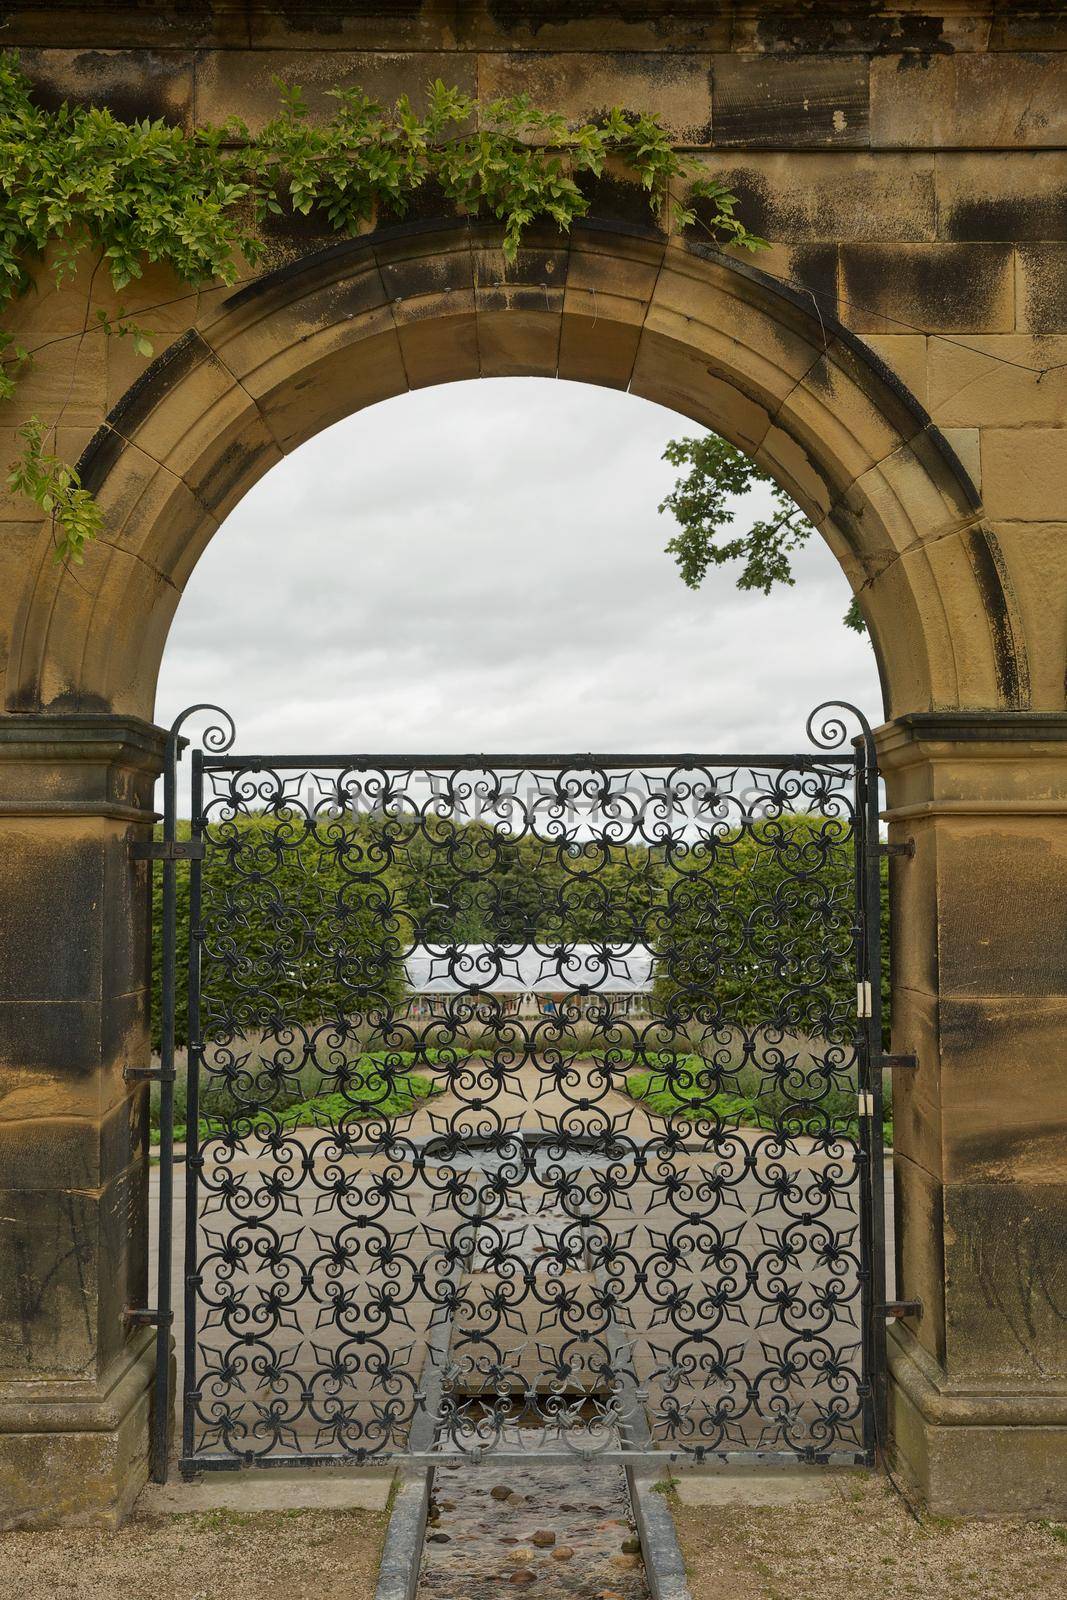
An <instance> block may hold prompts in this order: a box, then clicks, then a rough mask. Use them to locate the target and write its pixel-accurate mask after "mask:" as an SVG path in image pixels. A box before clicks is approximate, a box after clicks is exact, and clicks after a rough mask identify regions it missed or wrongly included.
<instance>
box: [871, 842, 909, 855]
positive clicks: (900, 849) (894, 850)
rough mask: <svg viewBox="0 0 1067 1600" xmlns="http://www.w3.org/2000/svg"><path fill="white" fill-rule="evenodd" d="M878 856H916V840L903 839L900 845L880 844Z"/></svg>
mask: <svg viewBox="0 0 1067 1600" xmlns="http://www.w3.org/2000/svg"><path fill="white" fill-rule="evenodd" d="M878 854H879V855H880V856H908V857H909V858H910V857H912V856H914V854H915V840H914V839H902V840H901V841H900V843H899V844H880V845H879V846H878Z"/></svg>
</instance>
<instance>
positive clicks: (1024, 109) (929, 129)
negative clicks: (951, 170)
mask: <svg viewBox="0 0 1067 1600" xmlns="http://www.w3.org/2000/svg"><path fill="white" fill-rule="evenodd" d="M1065 138H1067V62H1065V60H1064V58H1063V56H1062V55H1058V54H1057V55H1051V56H1049V55H1045V54H1040V55H1037V54H1029V53H1026V52H1023V51H1003V50H995V51H990V52H989V53H988V54H987V53H986V52H985V51H980V50H979V51H974V52H973V53H970V54H958V55H957V54H952V55H929V54H928V55H921V56H920V55H886V56H881V57H875V58H874V59H873V60H872V61H871V144H872V146H873V147H875V148H884V149H892V148H894V147H903V148H907V149H915V150H922V149H952V148H961V149H979V150H981V149H987V148H994V149H995V148H1001V149H1011V150H1016V149H1034V148H1041V147H1042V146H1047V147H1048V148H1050V149H1057V148H1062V146H1063V144H1064V142H1065Z"/></svg>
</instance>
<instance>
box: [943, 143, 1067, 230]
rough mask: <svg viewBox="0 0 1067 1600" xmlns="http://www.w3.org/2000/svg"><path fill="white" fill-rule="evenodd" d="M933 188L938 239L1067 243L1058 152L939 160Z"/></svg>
mask: <svg viewBox="0 0 1067 1600" xmlns="http://www.w3.org/2000/svg"><path fill="white" fill-rule="evenodd" d="M936 184H937V213H938V234H939V236H940V237H941V238H943V239H990V240H1012V241H1016V240H1017V241H1019V242H1020V243H1023V242H1026V241H1030V240H1036V239H1067V171H1065V170H1064V163H1063V157H1062V155H1060V154H1059V153H1058V152H1056V153H1053V152H1052V151H1041V152H1037V151H1033V150H1030V151H1022V150H1012V151H1008V150H1001V151H995V152H983V153H982V154H981V155H980V156H979V155H972V154H967V155H963V154H959V155H942V156H940V157H939V158H938V162H937V167H936Z"/></svg>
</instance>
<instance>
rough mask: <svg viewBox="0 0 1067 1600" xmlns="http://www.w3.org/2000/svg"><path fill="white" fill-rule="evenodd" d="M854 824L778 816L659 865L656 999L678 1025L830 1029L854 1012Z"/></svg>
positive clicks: (821, 1031) (822, 1032) (831, 1031)
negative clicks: (669, 863) (695, 1022)
mask: <svg viewBox="0 0 1067 1600" xmlns="http://www.w3.org/2000/svg"><path fill="white" fill-rule="evenodd" d="M853 873H854V865H853V845H852V839H851V833H850V830H849V825H848V821H847V819H845V818H841V819H837V818H833V817H826V816H822V815H818V814H812V815H810V816H809V815H804V814H798V815H795V816H781V817H777V816H773V815H772V816H770V817H769V818H768V819H766V820H765V821H756V822H755V823H754V824H753V826H752V829H751V830H747V829H746V830H745V832H743V833H741V834H739V835H738V836H737V837H736V838H734V839H723V840H722V841H721V842H719V843H718V844H717V845H716V846H715V848H714V851H713V853H712V852H707V853H705V852H703V851H698V852H697V853H695V854H694V855H691V856H689V857H687V858H686V859H685V860H684V861H683V862H682V863H680V865H678V866H675V867H667V868H666V869H665V871H664V874H663V891H664V900H665V911H664V914H663V916H662V919H661V921H662V934H661V936H660V938H659V939H658V940H657V943H656V950H657V955H658V957H659V963H658V975H657V979H656V986H655V1001H656V1005H657V1008H658V1009H659V1010H660V1011H661V1013H662V1014H663V1016H664V1017H665V1018H666V1019H667V1020H668V1022H671V1023H677V1024H678V1025H679V1026H685V1025H687V1024H688V1023H689V1022H690V1021H691V1020H693V1019H694V1018H695V1019H697V1020H698V1021H699V1022H701V1023H702V1024H703V1025H705V1026H710V1025H718V1024H719V1023H720V1022H722V1023H724V1024H725V1025H728V1026H734V1025H741V1026H748V1025H751V1024H756V1023H766V1022H771V1021H774V1022H777V1023H778V1024H779V1025H781V1026H782V1027H784V1028H786V1029H789V1030H792V1031H796V1032H803V1033H815V1034H819V1035H826V1036H831V1035H833V1034H835V1033H836V1031H837V1028H838V1026H839V1025H840V1023H842V1022H843V1023H844V1024H845V1025H847V1026H848V1027H849V1029H851V1026H852V1023H851V1020H850V1019H851V1017H852V1016H853V1015H854V1009H855V966H854V960H855V958H854V952H853V922H854V910H853V894H854V890H853Z"/></svg>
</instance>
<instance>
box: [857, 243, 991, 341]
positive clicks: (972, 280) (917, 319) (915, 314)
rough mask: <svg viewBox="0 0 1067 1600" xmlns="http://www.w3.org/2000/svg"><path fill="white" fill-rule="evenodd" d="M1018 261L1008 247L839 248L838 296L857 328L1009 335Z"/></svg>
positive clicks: (901, 331) (866, 330)
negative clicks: (839, 280) (839, 291)
mask: <svg viewBox="0 0 1067 1600" xmlns="http://www.w3.org/2000/svg"><path fill="white" fill-rule="evenodd" d="M1014 284H1015V280H1014V258H1013V252H1012V250H1011V247H1010V246H1009V245H1005V244H940V245H922V244H914V245H913V244H907V245H903V244H902V245H896V244H894V245H877V244H848V245H844V246H842V249H841V297H842V300H843V301H844V303H845V304H846V305H847V306H848V313H849V324H850V326H851V327H853V328H855V329H856V331H857V332H858V333H903V332H907V331H912V332H913V331H915V330H916V329H922V330H925V331H926V332H927V333H996V332H1011V330H1012V329H1013V328H1014V326H1015V296H1014Z"/></svg>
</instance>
